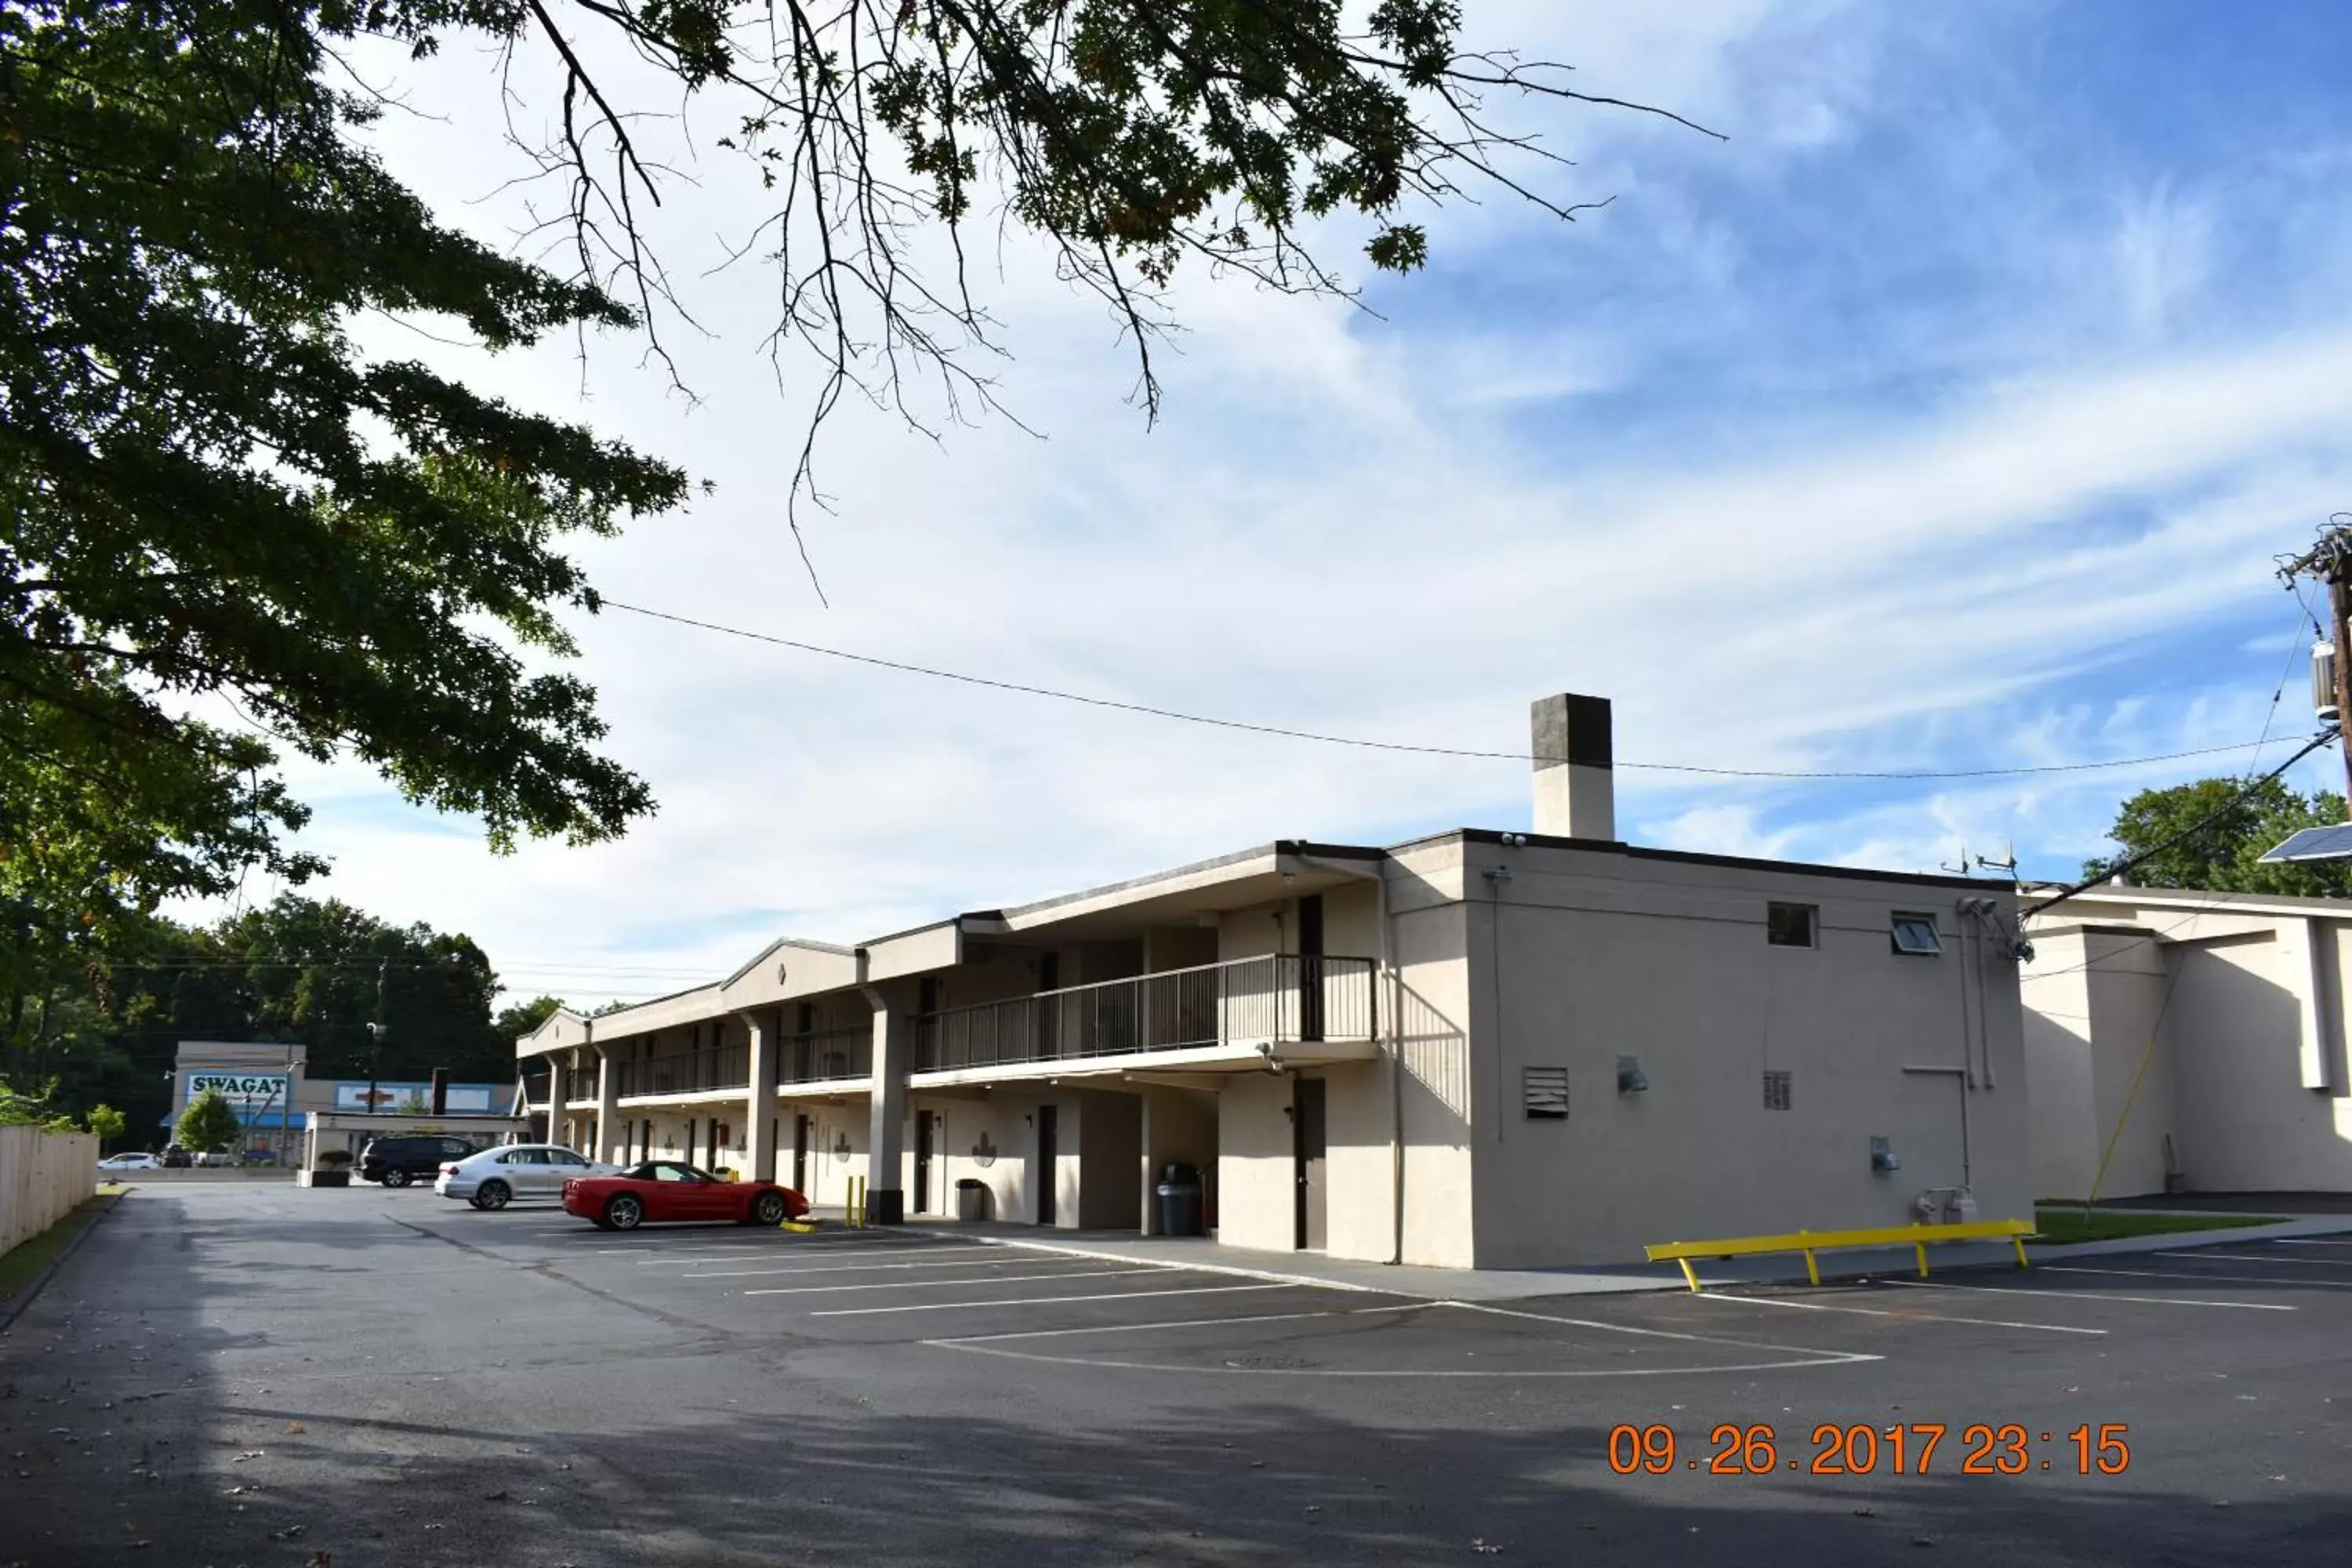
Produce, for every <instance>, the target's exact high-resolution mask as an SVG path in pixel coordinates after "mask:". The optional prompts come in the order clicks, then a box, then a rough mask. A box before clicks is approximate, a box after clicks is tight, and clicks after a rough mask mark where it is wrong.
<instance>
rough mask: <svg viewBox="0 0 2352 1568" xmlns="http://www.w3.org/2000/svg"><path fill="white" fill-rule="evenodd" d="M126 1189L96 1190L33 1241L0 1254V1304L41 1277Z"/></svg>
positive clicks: (113, 1186)
mask: <svg viewBox="0 0 2352 1568" xmlns="http://www.w3.org/2000/svg"><path fill="white" fill-rule="evenodd" d="M130 1190H131V1189H130V1188H129V1187H127V1186H121V1185H117V1184H108V1185H105V1186H101V1187H100V1188H99V1189H98V1195H97V1196H96V1197H94V1198H90V1199H89V1200H87V1201H85V1202H84V1203H82V1204H81V1205H79V1206H78V1207H76V1208H75V1209H74V1210H73V1211H72V1212H71V1213H69V1214H68V1215H66V1216H65V1218H63V1219H61V1220H59V1221H58V1223H57V1224H55V1225H53V1226H49V1228H48V1229H47V1230H45V1231H43V1232H41V1234H40V1235H38V1236H36V1237H27V1238H26V1239H25V1240H23V1241H20V1242H18V1243H17V1244H16V1246H15V1247H10V1248H9V1249H8V1250H7V1251H6V1252H5V1253H0V1301H5V1300H8V1299H9V1298H10V1297H12V1296H14V1295H16V1292H17V1291H19V1290H21V1289H24V1288H25V1287H26V1285H27V1284H29V1283H30V1282H32V1281H33V1280H35V1279H39V1278H40V1276H41V1271H42V1270H43V1269H45V1268H47V1267H48V1266H49V1265H50V1264H51V1263H52V1262H54V1261H55V1260H56V1258H57V1257H58V1254H59V1253H61V1252H63V1251H65V1249H66V1248H67V1247H71V1246H72V1245H73V1242H74V1238H75V1237H78V1236H79V1235H80V1234H81V1233H82V1232H83V1231H86V1230H88V1229H89V1227H90V1226H94V1225H96V1224H97V1223H98V1221H99V1216H100V1215H103V1214H105V1213H106V1211H107V1210H108V1209H110V1208H111V1207H113V1206H114V1205H115V1203H116V1202H117V1201H118V1200H120V1199H121V1196H122V1194H125V1193H127V1192H129V1191H130Z"/></svg>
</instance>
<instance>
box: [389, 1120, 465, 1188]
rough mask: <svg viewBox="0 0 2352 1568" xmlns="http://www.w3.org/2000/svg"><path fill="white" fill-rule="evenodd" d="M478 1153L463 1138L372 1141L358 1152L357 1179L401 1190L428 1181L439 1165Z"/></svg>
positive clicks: (413, 1137) (416, 1135)
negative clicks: (413, 1183) (414, 1183)
mask: <svg viewBox="0 0 2352 1568" xmlns="http://www.w3.org/2000/svg"><path fill="white" fill-rule="evenodd" d="M480 1152H481V1150H480V1149H479V1148H478V1146H477V1145H475V1144H472V1143H468V1142H466V1140H464V1139H463V1138H436V1137H433V1136H430V1135H427V1134H425V1133H412V1134H409V1135H406V1136H404V1137H399V1138H371V1139H370V1140H368V1144H367V1147H366V1148H364V1149H362V1150H361V1151H360V1180H362V1181H363V1182H382V1183H383V1184H384V1185H385V1186H387V1187H404V1186H406V1185H408V1184H409V1183H411V1182H414V1181H419V1180H423V1181H427V1182H429V1181H431V1180H432V1179H433V1178H434V1176H435V1175H436V1173H439V1171H440V1169H441V1167H442V1166H444V1165H446V1164H448V1163H451V1162H452V1161H456V1160H462V1159H464V1158H465V1157H466V1156H467V1155H468V1154H478V1153H480Z"/></svg>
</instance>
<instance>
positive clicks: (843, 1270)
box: [678, 1256, 1159, 1279]
mask: <svg viewBox="0 0 2352 1568" xmlns="http://www.w3.org/2000/svg"><path fill="white" fill-rule="evenodd" d="M703 1261H707V1262H718V1263H733V1262H735V1261H737V1260H736V1259H735V1258H711V1259H704V1260H703ZM1050 1261H1052V1260H1051V1259H1049V1258H972V1257H969V1256H967V1257H963V1258H925V1259H924V1260H923V1261H922V1262H920V1263H807V1264H803V1265H802V1266H801V1267H800V1268H718V1269H708V1270H705V1271H704V1272H702V1273H699V1274H681V1275H679V1276H678V1278H679V1279H762V1278H768V1277H772V1276H775V1275H786V1274H879V1273H883V1272H886V1271H887V1270H890V1269H897V1268H1022V1267H1024V1266H1027V1267H1032V1268H1034V1267H1035V1266H1036V1265H1037V1264H1038V1263H1042V1262H1050ZM1068 1261H1069V1262H1071V1263H1091V1262H1092V1261H1094V1260H1093V1259H1092V1258H1070V1259H1069V1260H1068ZM1138 1267H1140V1265H1138ZM1153 1267H1155V1268H1157V1267H1159V1265H1156V1264H1155V1265H1153Z"/></svg>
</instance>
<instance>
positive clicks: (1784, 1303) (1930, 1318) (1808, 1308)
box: [1697, 1290, 2106, 1335]
mask: <svg viewBox="0 0 2352 1568" xmlns="http://www.w3.org/2000/svg"><path fill="white" fill-rule="evenodd" d="M1697 1297H1698V1299H1699V1300H1702V1301H1740V1302H1746V1303H1748V1304H1751V1305H1754V1306H1758V1307H1793V1308H1795V1309H1796V1310H1799V1311H1802V1312H1853V1313H1855V1314H1857V1315H1858V1316H1861V1317H1864V1318H1897V1319H1900V1320H1902V1321H1905V1322H1921V1323H1967V1324H1969V1325H1971V1326H1972V1327H1976V1328H1980V1329H2039V1330H2041V1331H2043V1332H2044V1333H2052V1334H2102V1335H2103V1334H2105V1332H2106V1330H2105V1329H2080V1328H2076V1327H2074V1325H2072V1324H2070V1323H2019V1322H2011V1321H2007V1320H2005V1319H2001V1318H1954V1317H1949V1316H1946V1315H1942V1314H1939V1313H1936V1312H1907V1311H1895V1310H1892V1309H1890V1308H1886V1307H1839V1306H1832V1305H1831V1304H1830V1303H1829V1302H1827V1301H1790V1300H1782V1299H1781V1298H1780V1297H1778V1296H1739V1295H1734V1294H1732V1293H1730V1292H1728V1291H1723V1290H1701V1291H1698V1292H1697Z"/></svg>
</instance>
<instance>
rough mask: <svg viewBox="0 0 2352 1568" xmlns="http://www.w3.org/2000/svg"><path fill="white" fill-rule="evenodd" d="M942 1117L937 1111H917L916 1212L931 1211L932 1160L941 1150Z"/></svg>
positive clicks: (926, 1212)
mask: <svg viewBox="0 0 2352 1568" xmlns="http://www.w3.org/2000/svg"><path fill="white" fill-rule="evenodd" d="M939 1143H940V1119H939V1115H938V1113H937V1112H935V1111H929V1110H918V1111H917V1112H915V1212H916V1213H917V1214H929V1213H930V1212H931V1160H932V1158H933V1157H934V1156H935V1155H936V1154H938V1152H939Z"/></svg>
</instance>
